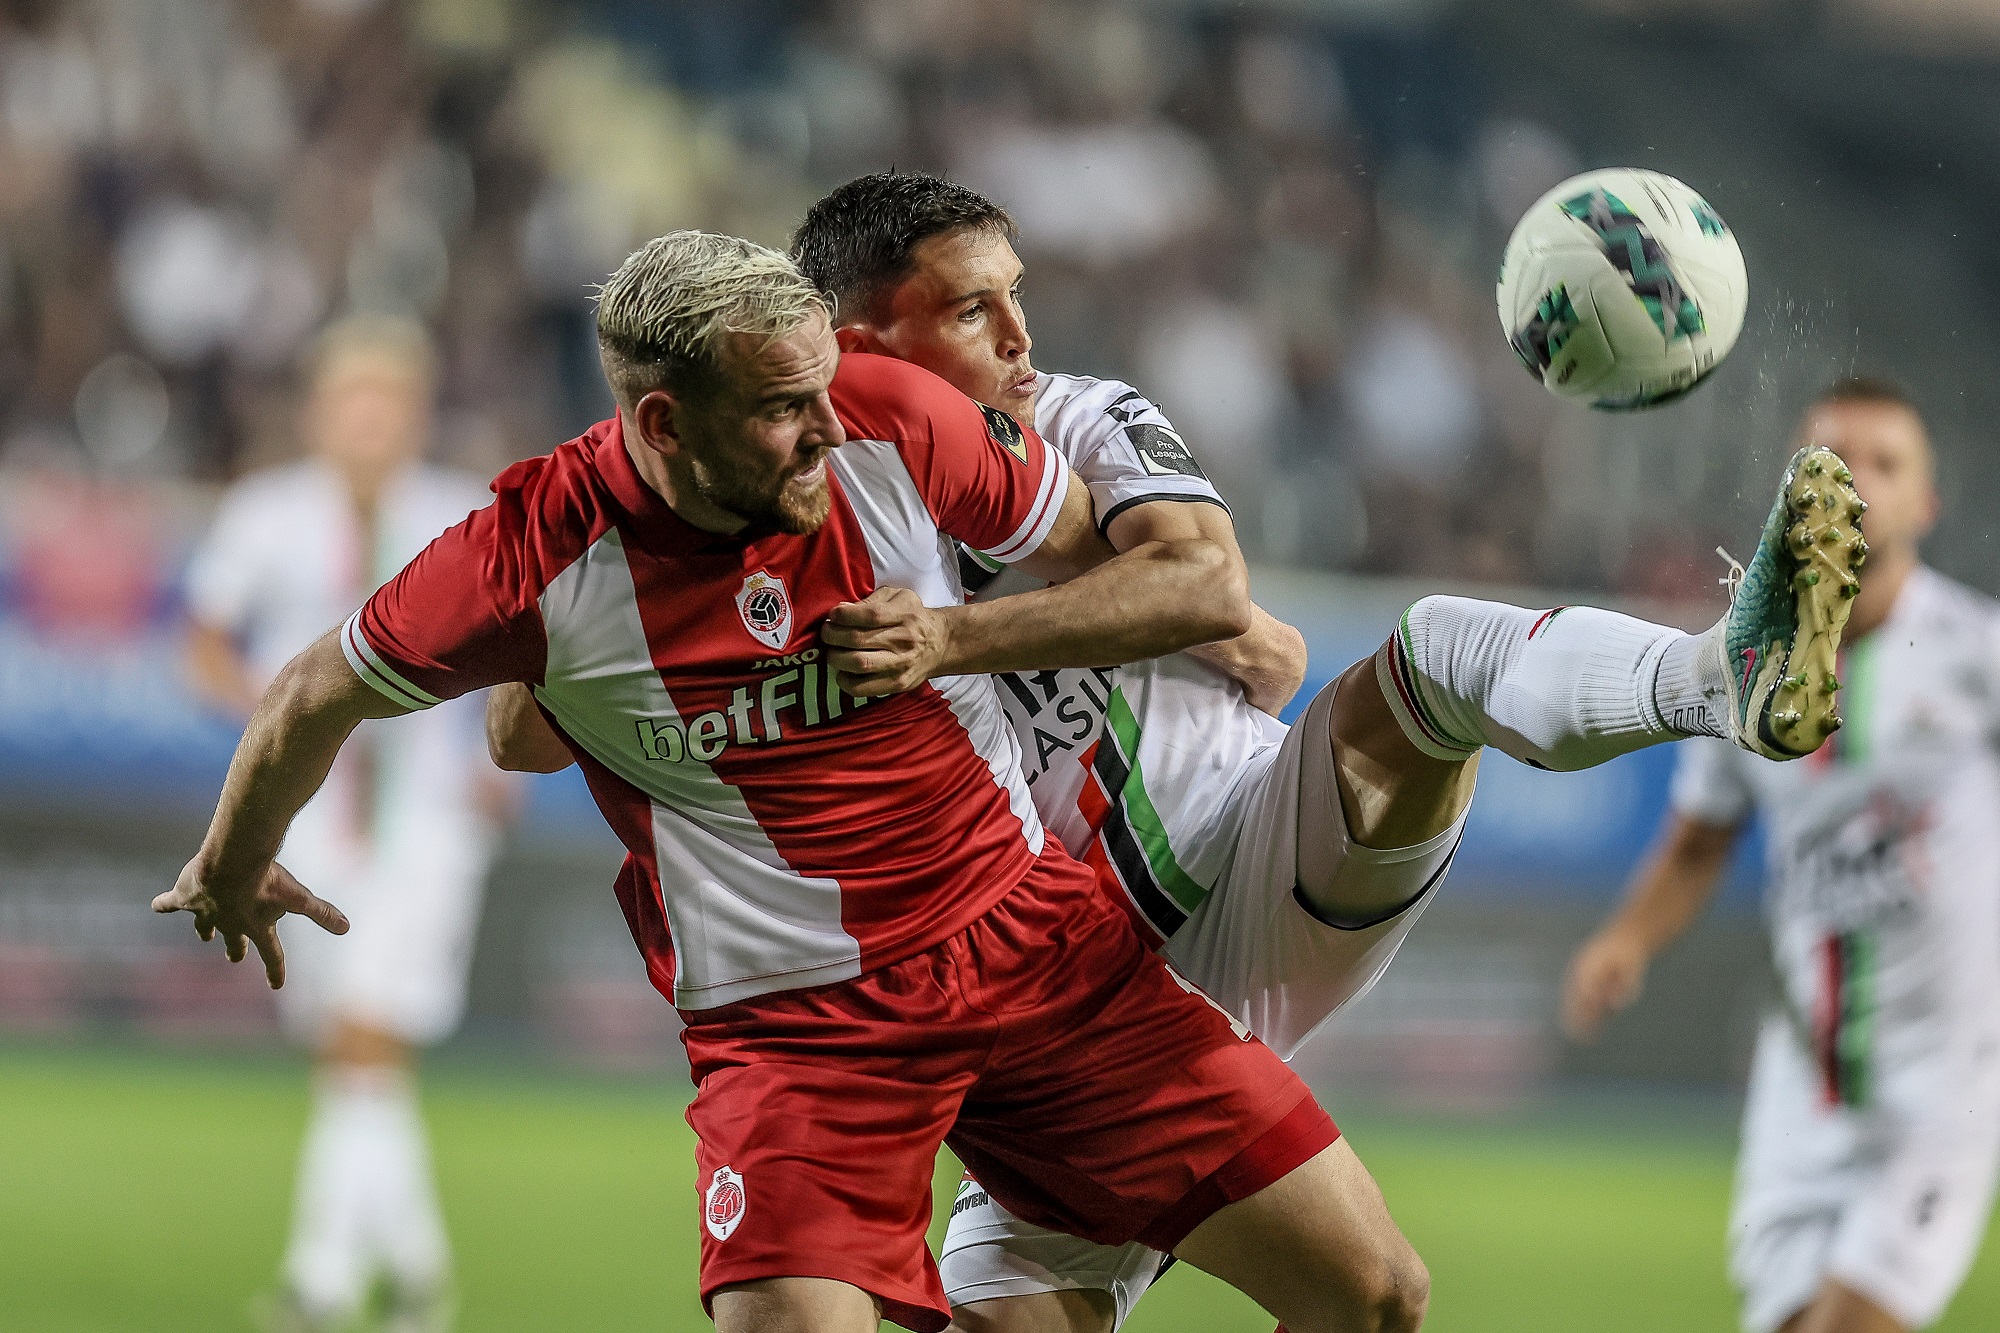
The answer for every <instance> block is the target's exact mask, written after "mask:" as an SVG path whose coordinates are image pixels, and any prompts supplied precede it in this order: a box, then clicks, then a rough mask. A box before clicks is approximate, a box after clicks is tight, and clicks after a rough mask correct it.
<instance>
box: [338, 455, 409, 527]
mask: <svg viewBox="0 0 2000 1333" xmlns="http://www.w3.org/2000/svg"><path fill="white" fill-rule="evenodd" d="M333 466H334V470H335V471H336V472H338V473H339V474H340V479H341V480H342V481H343V482H345V483H346V484H347V494H348V497H349V498H350V499H351V500H353V501H354V508H355V510H356V511H357V512H358V513H360V514H362V515H364V516H366V515H372V514H373V513H374V512H375V509H376V506H377V505H379V504H380V503H381V500H382V493H383V492H384V491H386V490H388V489H389V484H390V482H391V480H392V479H393V478H394V476H395V472H394V471H393V470H391V471H388V472H378V471H376V470H374V469H372V468H363V467H353V466H347V465H343V464H341V463H339V462H335V463H334V465H333Z"/></svg>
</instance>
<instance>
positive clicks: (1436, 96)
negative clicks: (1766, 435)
mask: <svg viewBox="0 0 2000 1333" xmlns="http://www.w3.org/2000/svg"><path fill="white" fill-rule="evenodd" d="M1381 8H1383V9H1384V10H1385V12H1388V13H1389V14H1391V15H1392V16H1393V14H1394V13H1395V12H1396V11H1398V10H1399V9H1403V8H1409V9H1411V10H1412V16H1411V17H1410V18H1409V19H1408V20H1407V21H1405V22H1393V21H1391V22H1380V21H1377V22H1372V23H1371V24H1369V25H1368V26H1366V27H1360V28H1353V27H1344V26H1341V25H1338V24H1336V23H1334V22H1333V21H1331V20H1329V19H1325V18H1320V17H1314V16H1313V15H1314V12H1315V11H1314V10H1313V9H1312V8H1311V7H1306V6H1281V5H1269V6H1258V5H1248V6H1244V5H1234V6H1227V7H1225V6H1220V5H1216V6H1203V5H1180V6H1167V5H1159V4H1152V5H1135V4H1130V3H1127V4H1114V3H1108V2H1107V0H1010V2H1008V3H996V2H995V0H732V3H729V4H712V3H702V2H700V0H587V2H585V3H574V4H564V5H559V6H558V5H553V4H546V3H543V4H536V3H529V2H528V0H402V2H397V0H70V2H69V3H59V2H57V0H8V2H7V3H6V4H5V5H4V6H0V506H4V507H0V540H4V542H5V544H6V550H5V552H4V554H0V561H4V567H5V577H6V579H7V584H6V586H7V589H8V597H9V604H10V605H11V607H12V609H13V610H14V611H15V612H16V613H18V614H21V615H25V616H27V617H29V618H30V619H31V620H37V621H42V622H46V623H66V624H70V625H73V626H84V627H88V626H96V627H100V628H116V627H118V626H120V625H126V624H130V623H134V622H135V621H143V620H145V619H147V618H148V617H152V616H156V615H158V614H161V611H160V608H161V607H162V606H163V605H166V604H169V603H170V602H171V599H172V595H171V591H170V589H171V586H172V576H171V570H172V568H173V566H174V563H175V559H176V554H175V553H176V551H177V550H178V543H179V542H180V541H181V540H182V539H183V536H184V533H185V531H186V530H187V529H188V528H189V527H190V526H191V524H192V522H193V521H194V519H193V518H192V517H189V518H186V519H185V520H184V519H183V518H181V517H177V516H180V515H183V514H185V515H190V516H197V515H198V514H199V513H200V511H201V507H202V497H203V494H204V492H203V490H202V488H203V487H204V486H212V485H213V484H214V483H217V482H220V481H223V480H226V479H228V478H230V477H232V476H235V475H237V474H239V473H241V472H242V471H244V470H246V469H249V468H252V467H255V466H258V465H260V464H264V463H267V462H271V461H276V460H279V459H283V458H287V457H290V456H292V455H294V454H295V453H296V452H297V444H296V437H297V435H298V432H297V430H296V413H297V410H298V407H297V401H296V381H295V370H296V365H297V360H298V357H299V354H300V352H301V350H302V349H303V348H304V347H305V346H306V345H307V343H308V342H309V340H310V338H311V336H312V335H313V333H314V332H315V330H316V329H318V328H319V327H321V326H323V325H324V323H325V322H326V321H327V320H329V319H331V318H333V317H335V316H337V315H340V314H342V313H347V312H351V311H382V312H393V313H403V314H409V315H414V316H417V317H419V318H421V319H422V320H423V321H425V322H426V324H427V325H428V326H429V327H430V329H431V330H432V331H433V333H434V336H435V337H436V339H437V343H438V348H439V361H440V366H441V368H442V372H443V373H442V384H441V397H440V403H439V415H438V426H437V433H436V440H435V445H434V451H435V453H436V455H437V456H438V457H439V458H440V459H442V460H444V461H447V462H451V463H455V464H459V465H462V466H465V467H468V468H471V469H474V470H478V471H482V472H487V473H490V472H492V471H495V470H497V469H498V468H499V467H501V466H503V465H504V464H505V463H506V462H508V461H509V460H511V459H513V458H516V457H520V456H523V455H526V454H530V453H536V452H541V451H543V450H545V449H547V448H548V447H550V446H551V445H552V444H554V443H556V442H557V441H559V440H561V439H563V438H566V437H567V436H569V435H570V434H573V433H575V432H577V431H578V430H580V429H582V428H583V427H584V426H585V425H587V424H588V423H589V422H590V421H592V420H594V419H596V418H597V417H598V416H600V415H602V414H604V413H605V412H606V411H607V409H608V399H607V398H606V396H605V393H604V390H603V389H602V387H601V384H600V381H599V376H598V372H597V368H596V359H595V354H594V347H593V343H592V339H591V333H590V329H591V314H592V308H591V304H590V298H591V288H592V284H593V283H594V282H595V281H597V280H598V279H600V278H601V277H602V276H603V275H604V274H605V273H606V272H608V270H609V269H611V268H612V267H614V266H615V265H616V263H617V262H618V261H619V259H621V258H622V257H623V255H624V254H625V253H626V252H627V251H628V250H629V249H630V248H631V247H632V246H633V245H634V244H635V243H637V242H638V241H640V240H642V239H644V238H645V237H647V236H650V235H653V234H656V233H657V232H659V231H662V230H666V229H668V228H673V227H685V226H700V227H706V228H711V229H717V230H723V231H729V232H734V233H737V234H741V235H746V236H750V237H753V238H755V239H758V240H761V241H764V242H766V243H771V244H783V243H784V242H785V241H786V239H787V237H788V234H789V231H790V228H791V227H792V225H793V224H794V222H795V221H796V220H797V219H798V217H799V216H800V214H801V213H802V212H803V211H804V209H805V208H806V207H807V205H809V204H810V203H811V202H812V201H813V199H815V198H816V197H817V196H818V195H819V194H820V193H821V192H822V191H824V190H825V189H826V188H828V187H830V186H831V185H834V184H837V183H838V182H840V181H841V180H844V179H846V178H848V177H849V176H852V175H854V174H857V173H860V172H863V171H869V170H878V169H882V168H884V167H889V166H898V167H912V168H916V167H921V168H928V169H933V170H941V171H944V172H947V173H949V174H951V175H953V176H955V177H956V178H958V179H960V180H963V181H964V182H966V183H967V184H969V185H971V186H973V187H974V188H977V189H980V190H982V191H984V192H986V193H989V194H990V195H992V196H993V197H994V198H996V199H997V200H999V201H1000V202H1001V203H1002V204H1004V205H1005V206H1006V207H1008V208H1009V209H1011V210H1012V211H1013V213H1014V216H1015V217H1016V218H1017V219H1018V221H1019V222H1020V225H1021V228H1022V240H1021V251H1022V253H1023V256H1024V258H1025V259H1026V260H1027V262H1028V265H1029V277H1028V286H1027V301H1028V310H1029V316H1030V326H1031V329H1032V330H1033V332H1034V334H1035V337H1036V339H1037V346H1036V349H1035V360H1036V362H1037V364H1039V365H1041V366H1043V367H1045V368H1050V369H1061V370H1067V371H1077V372H1091V373H1099V374H1107V375H1116V376H1119V377H1121V378H1126V379H1130V380H1131V381H1133V382H1134V383H1135V384H1137V385H1139V386H1141V387H1142V388H1143V389H1145V390H1146V391H1147V392H1148V393H1149V394H1151V395H1152V396H1154V397H1155V398H1157V399H1159V400H1160V401H1162V402H1163V404H1164V405H1165V407H1166V408H1167V410H1168V411H1169V413H1170V414H1171V415H1172V416H1173V417H1174V418H1175V420H1176V422H1177V423H1178V424H1179V425H1180V427H1181V428H1182V431H1183V433H1184V434H1185V435H1186V436H1187V437H1188V439H1189V441H1190V442H1191V443H1192V444H1193V445H1194V447H1195V449H1196V451H1197V453H1198V455H1199V456H1200V457H1201V458H1202V460H1203V461H1204V463H1205V464H1206V465H1207V466H1208V468H1209V470H1210V471H1211V473H1212V474H1213V475H1214V476H1215V477H1216V479H1217V481H1218V482H1219V484H1220V485H1221V487H1222V489H1223V490H1224V492H1225V494H1226V495H1227V496H1228V497H1229V498H1230V499H1231V501H1232V504H1233V506H1234V507H1235V509H1236V511H1237V516H1238V520H1239V524H1240V526H1241V528H1242V530H1243V532H1244V534H1245V541H1246V546H1248V547H1249V548H1250V550H1251V551H1252V553H1253V555H1255V556H1257V557H1259V558H1262V559H1265V560H1269V561H1274V562H1285V563H1295V564H1306V565H1317V566H1323V567H1331V568H1340V569H1351V570H1357V571H1364V572H1387V573H1400V574H1410V575H1421V576H1427V577H1450V578H1456V579H1470V580H1479V581H1488V582H1512V583H1523V582H1538V583H1544V584H1562V585H1568V586H1583V587H1610V588H1621V587H1622V588H1625V590H1628V591H1629V590H1638V591H1651V592H1660V591H1667V592H1671V591H1674V589H1673V588H1666V589H1661V588H1654V587H1645V586H1640V587H1637V588H1634V587H1632V586H1629V585H1631V582H1632V580H1633V579H1634V578H1636V577H1638V576H1635V575H1630V574H1628V573H1627V571H1625V570H1624V569H1622V568H1621V567H1619V565H1618V564H1617V562H1615V561H1609V560H1608V559H1607V557H1606V555H1605V550H1606V549H1609V548H1606V547H1604V546H1603V544H1602V543H1601V542H1600V541H1599V534H1598V533H1597V532H1596V531H1595V530H1594V529H1593V527H1592V520H1591V511H1590V503H1589V501H1590V496H1589V494H1588V493H1587V488H1586V490H1585V491H1579V490H1578V489H1577V488H1578V487H1579V486H1582V485H1584V484H1585V483H1584V481H1583V480H1582V479H1584V478H1587V477H1589V476H1593V475H1595V472H1596V469H1594V468H1591V467H1580V466H1577V464H1578V460H1579V459H1580V458H1582V457H1583V453H1584V451H1588V450H1590V449H1591V448H1592V447H1593V445H1594V442H1595V441H1596V440H1597V438H1598V435H1597V431H1598V430H1599V429H1600V427H1599V425H1598V424H1597V423H1596V422H1594V421H1593V420H1592V419H1591V418H1589V416H1588V415H1587V414H1584V413H1579V412H1575V411H1573V410H1568V411H1566V410H1563V409H1562V408H1561V407H1560V406H1559V405H1558V404H1557V403H1556V402H1555V400H1553V399H1551V398H1550V397H1548V395H1546V394H1545V393H1543V391H1542V390H1541V389H1540V388H1538V387H1537V386H1536V385H1535V384H1534V383H1532V382H1531V381H1530V380H1529V378H1528V377H1527V376H1525V375H1524V374H1523V373H1522V372H1521V369H1520V367H1519V366H1518V365H1517V364H1516V363H1515V361H1514V360H1513V357H1512V354H1511V352H1510V351H1509V350H1508V348H1507V345H1506V342H1505V340H1504V339H1503V338H1502V337H1501V336H1500V331H1499V329H1498V327H1497V324H1496V321H1495V317H1494V314H1493V308H1492V300H1491V292H1492V288H1491V280H1492V270H1493V267H1494V263H1495V258H1496V256H1497V254H1498V251H1499V247H1500V244H1501V242H1502V240H1504V237H1505V233H1506V229H1507V227H1508V226H1509V224H1510V223H1511V221H1512V220H1513V218H1514V217H1516V216H1517V215H1518V214H1519V212H1520V211H1521V210H1522V209H1523V208H1525V207H1526V206H1527V204H1528V203H1529V202H1531V201H1532V200H1533V199H1534V198H1535V197H1536V196H1537V195H1538V194H1539V193H1540V192H1541V191H1542V190H1544V189H1546V188H1547V187H1548V186H1549V185H1551V184H1553V183H1554V182H1555V181H1557V180H1558V179H1560V178H1562V177H1563V176H1564V175H1566V174H1568V173H1569V172H1570V171H1572V170H1574V169H1576V168H1577V167H1578V166H1579V162H1578V158H1577V154H1576V152H1575V151H1574V150H1573V149H1572V148H1571V147H1569V146H1568V145H1566V144H1565V143H1563V142H1562V141H1561V140H1560V139H1559V138H1558V137H1557V136H1556V135H1555V134H1554V133H1553V132H1552V131H1550V130H1549V129H1548V128H1546V127H1544V126H1541V125H1538V124H1534V123H1530V122H1526V121H1521V120H1514V119H1507V118H1502V117H1494V116H1489V115H1486V114H1484V113H1483V112H1482V96H1481V90H1480V79H1479V76H1478V71H1477V69H1476V67H1475V66H1474V64H1473V62H1471V60H1470V59H1469V57H1468V56H1467V54H1466V52H1465V50H1464V49H1463V47H1462V45H1461V44H1460V43H1459V42H1458V41H1456V40H1455V39H1454V38H1452V37H1451V36H1450V35H1448V33H1447V32H1446V31H1445V30H1443V29H1440V28H1436V27H1434V26H1432V25H1431V24H1430V23H1429V22H1427V21H1426V20H1425V19H1424V17H1423V15H1424V12H1427V9H1428V7H1423V6H1400V5H1396V4H1389V5H1386V6H1383V7H1381ZM84 529H87V530H89V531H91V532H92V533H93V534H94V540H93V541H92V542H90V543H88V549H87V550H81V549H79V545H78V543H77V542H76V541H75V540H74V538H75V534H76V533H77V532H78V531H79V530H84ZM1683 535H1685V534H1683ZM1688 540H1689V541H1691V542H1693V544H1695V545H1699V540H1698V539H1696V538H1689V539H1688ZM1617 549H1619V550H1623V549H1625V548H1623V547H1619V548H1617ZM1648 567H1649V568H1651V569H1655V570H1656V569H1657V568H1658V562H1652V563H1651V564H1649V566H1648Z"/></svg>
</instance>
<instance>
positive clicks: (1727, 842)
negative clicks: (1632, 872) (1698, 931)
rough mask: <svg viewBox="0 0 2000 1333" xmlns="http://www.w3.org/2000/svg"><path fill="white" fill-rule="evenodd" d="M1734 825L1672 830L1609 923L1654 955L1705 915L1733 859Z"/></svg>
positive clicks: (1638, 876)
mask: <svg viewBox="0 0 2000 1333" xmlns="http://www.w3.org/2000/svg"><path fill="white" fill-rule="evenodd" d="M1732 841H1733V831H1730V830H1717V829H1705V828H1688V827H1680V828H1676V829H1674V830H1672V831H1670V832H1669V834H1668V836H1667V837H1666V839H1665V840H1664V841H1663V842H1662V844H1661V845H1660V846H1659V847H1657V848H1656V849H1655V850H1654V852H1653V853H1652V855H1651V856H1650V857H1649V858H1648V859H1647V861H1646V863H1645V865H1644V866H1643V867H1642V868H1641V869H1640V871H1639V873H1638V875H1637V876H1636V877H1634V879H1633V881H1632V885H1631V887H1630V888H1629V889H1628V890H1627V892H1626V895H1625V901H1624V902H1623V903H1622V904H1621V905H1620V906H1619V908H1618V911H1617V912H1616V913H1615V914H1614V915H1613V916H1612V919H1611V921H1610V922H1609V923H1608V924H1607V927H1606V928H1607V929H1610V930H1617V931H1620V932H1623V933H1625V934H1626V935H1627V936H1628V937H1629V938H1630V939H1632V940H1633V941H1634V942H1636V943H1637V944H1639V945H1640V946H1641V947H1642V948H1644V950H1645V952H1646V954H1647V956H1649V957H1650V956H1652V955H1654V954H1657V953H1659V952H1660V950H1662V949H1664V948H1666V947H1667V946H1668V945H1669V944H1672V943H1673V942H1674V941H1675V940H1677V939H1679V938H1680V937H1681V936H1682V935H1683V934H1685V933H1686V932H1687V929H1688V927H1689V926H1691V925H1693V924H1694V922H1695V920H1696V919H1697V918H1698V917H1700V916H1701V914H1702V912H1703V910H1704V909H1706V908H1707V906H1708V904H1709V902H1710V900H1711V899H1713V898H1714V897H1715V890H1716V886H1717V885H1719V884H1720V883H1721V882H1722V872H1723V869H1724V867H1725V866H1726V865H1727V864H1728V860H1729V850H1730V846H1731V843H1732Z"/></svg>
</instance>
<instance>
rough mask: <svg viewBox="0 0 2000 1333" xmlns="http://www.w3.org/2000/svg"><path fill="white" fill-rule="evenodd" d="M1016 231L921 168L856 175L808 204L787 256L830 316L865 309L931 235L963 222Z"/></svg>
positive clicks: (996, 212) (982, 199)
mask: <svg viewBox="0 0 2000 1333" xmlns="http://www.w3.org/2000/svg"><path fill="white" fill-rule="evenodd" d="M973 228H977V229H981V230H987V231H995V232H998V233H1000V234H1001V235H1002V236H1005V237H1006V238H1007V239H1008V240H1010V241H1011V240H1013V239H1014V238H1015V237H1016V236H1018V235H1019V234H1020V231H1019V229H1018V228H1016V227H1015V225H1014V219H1013V218H1011V217H1009V216H1008V215H1007V210H1006V209H1004V208H1002V207H1000V205H998V204H996V203H994V202H993V201H992V200H991V199H988V198H986V196H984V195H982V194H977V193H975V192H973V191H971V190H968V189H966V188H965V187H964V186H963V185H958V184H955V183H954V182H952V181H948V180H946V179H944V178H943V177H942V176H933V175H930V174H929V173H927V172H921V171H878V172H875V173H873V174H871V175H867V176H857V177H855V178H854V179H853V180H851V181H849V182H847V184H845V185H843V186H841V187H840V188H839V189H837V190H835V191H834V192H833V193H832V194H829V195H828V196H827V197H826V198H824V199H822V200H820V201H819V202H818V203H816V204H814V205H813V206H812V208H811V209H810V210H809V211H808V212H807V213H806V216H805V220H804V221H802V222H800V223H799V229H798V230H797V231H796V232H794V233H793V234H792V259H793V261H794V262H796V263H797V264H798V266H799V271H800V272H802V273H804V274H805V275H806V278H807V280H809V281H810V282H812V283H813V284H814V285H815V286H817V287H818V288H819V289H820V290H821V291H822V292H824V293H826V295H827V297H828V298H829V299H830V300H831V301H832V302H833V304H834V317H835V318H836V319H839V318H841V317H842V315H843V314H844V313H856V312H860V311H864V310H867V309H869V308H870V307H871V306H872V305H873V304H874V303H875V301H876V300H877V299H878V298H879V297H881V295H882V294H883V293H884V292H886V291H887V290H888V289H889V288H891V287H893V286H895V285H896V284H897V283H898V282H900V281H902V280H903V279H904V278H905V277H907V276H909V273H910V270H911V268H912V267H913V264H912V261H911V258H910V254H911V252H912V251H913V250H915V249H916V248H917V246H918V245H920V244H922V243H923V242H924V241H927V240H929V239H930V238H931V237H933V236H944V235H948V234H949V233H951V232H956V231H966V230H969V229H973Z"/></svg>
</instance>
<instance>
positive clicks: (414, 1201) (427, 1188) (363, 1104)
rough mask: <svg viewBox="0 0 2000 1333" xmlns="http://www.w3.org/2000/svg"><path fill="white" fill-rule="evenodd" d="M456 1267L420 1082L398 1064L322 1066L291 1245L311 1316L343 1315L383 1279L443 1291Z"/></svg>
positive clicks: (295, 1276)
mask: <svg viewBox="0 0 2000 1333" xmlns="http://www.w3.org/2000/svg"><path fill="white" fill-rule="evenodd" d="M449 1265H450V1251H449V1248H448V1246H447V1244H446V1241H445V1235H444V1222H443V1218H442V1215H441V1213H440V1211H439V1209H438V1202H437V1191H436V1187H435V1185H434V1184H433V1183H432V1179H431V1170H430V1153H429V1149H428V1147H427V1146H426V1143H425V1137H424V1127H423V1120H422V1117H421V1115H420V1113H419V1111H418V1107H417V1099H416V1087H415V1084H414V1082H413V1081H412V1080H411V1078H410V1076H409V1075H408V1074H407V1073H405V1072H403V1071H401V1070H395V1069H356V1068H341V1069H331V1070H323V1071H321V1072H320V1073H319V1074H318V1075H317V1076H316V1077H315V1079H314V1084H313V1110H312V1117H311V1120H310V1122H309V1123H308V1125H307V1129H306V1142H305V1150H304V1152H303V1154H302V1155H301V1158H300V1161H299V1179H298V1196H297V1200H296V1203H295V1206H294V1210H293V1216H292V1236H291V1242H290V1244H289V1245H288V1246H287V1248H286V1251H285V1262H284V1271H285V1278H286V1281H287V1282H288V1283H289V1285H290V1287H291V1290H292V1292H293V1293H294V1295H295V1296H296V1297H297V1298H298V1300H299V1302H300V1304H301V1305H302V1306H304V1308H305V1309H306V1311H307V1312H308V1313H309V1314H311V1315H313V1316H315V1317H337V1316H340V1315H344V1314H346V1313H348V1312H351V1311H353V1310H355V1309H358V1308H359V1306H360V1304H361V1302H362V1300H363V1299H364V1298H365V1297H366V1296H367V1294H368V1289H369V1286H370V1284H371V1283H372V1282H373V1281H374V1279H375V1278H376V1277H377V1276H378V1275H382V1274H386V1275H387V1276H389V1277H391V1278H392V1279H394V1280H396V1281H397V1282H398V1283H400V1284H402V1285H405V1286H409V1287H412V1288H425V1287H437V1286H441V1285H442V1284H443V1283H444V1281H445V1278H446V1275H447V1272H448V1269H449Z"/></svg>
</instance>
